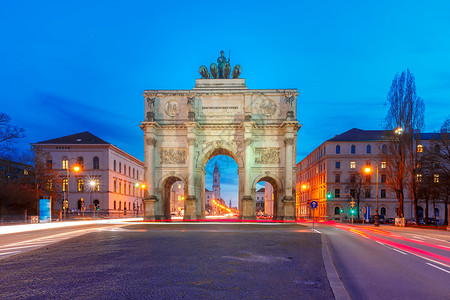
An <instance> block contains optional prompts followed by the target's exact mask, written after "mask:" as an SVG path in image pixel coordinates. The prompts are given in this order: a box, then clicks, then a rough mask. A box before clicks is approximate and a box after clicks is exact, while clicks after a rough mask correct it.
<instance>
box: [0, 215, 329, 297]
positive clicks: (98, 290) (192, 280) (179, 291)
mask: <svg viewBox="0 0 450 300" xmlns="http://www.w3.org/2000/svg"><path fill="white" fill-rule="evenodd" d="M69 231H71V230H69ZM72 231H76V230H75V229H72ZM31 240H33V238H31ZM22 242H24V241H21V242H18V241H16V242H15V243H16V244H17V243H22ZM321 249H322V248H321V236H320V235H319V234H312V233H311V231H310V230H307V228H306V227H305V226H302V225H297V224H239V223H233V224H199V223H193V224H183V223H180V224H138V225H130V226H124V227H118V226H102V228H99V230H96V231H92V232H88V233H85V234H82V235H78V236H75V237H71V238H70V239H64V240H62V241H59V242H56V243H47V244H45V246H41V247H40V248H37V249H34V250H31V251H23V252H21V253H18V254H14V255H11V256H8V257H6V258H3V259H2V260H0V295H1V296H0V297H1V298H2V299H17V298H25V299H26V298H29V299H35V298H37V299H48V298H58V299H69V298H70V299H91V298H98V299H155V298H158V299H265V298H269V299H333V298H334V297H333V293H332V291H331V288H330V285H329V283H328V280H327V275H326V271H325V268H324V265H323V261H322V251H321Z"/></svg>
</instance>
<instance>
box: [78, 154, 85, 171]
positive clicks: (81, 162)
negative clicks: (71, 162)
mask: <svg viewBox="0 0 450 300" xmlns="http://www.w3.org/2000/svg"><path fill="white" fill-rule="evenodd" d="M77 165H78V166H79V167H80V168H82V169H83V166H84V160H83V156H80V157H78V158H77Z"/></svg>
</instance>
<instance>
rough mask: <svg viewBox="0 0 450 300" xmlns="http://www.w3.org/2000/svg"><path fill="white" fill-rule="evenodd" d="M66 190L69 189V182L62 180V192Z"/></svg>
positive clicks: (65, 179)
mask: <svg viewBox="0 0 450 300" xmlns="http://www.w3.org/2000/svg"><path fill="white" fill-rule="evenodd" d="M68 188H69V180H67V178H64V179H63V180H62V190H63V192H67V189H68Z"/></svg>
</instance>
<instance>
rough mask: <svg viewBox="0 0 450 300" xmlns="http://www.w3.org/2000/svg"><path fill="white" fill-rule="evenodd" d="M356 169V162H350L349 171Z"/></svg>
mask: <svg viewBox="0 0 450 300" xmlns="http://www.w3.org/2000/svg"><path fill="white" fill-rule="evenodd" d="M354 168H356V162H355V161H351V162H350V169H354Z"/></svg>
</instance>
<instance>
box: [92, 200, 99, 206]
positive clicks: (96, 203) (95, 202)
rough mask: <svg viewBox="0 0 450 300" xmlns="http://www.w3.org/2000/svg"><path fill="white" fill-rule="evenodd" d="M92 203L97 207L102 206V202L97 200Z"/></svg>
mask: <svg viewBox="0 0 450 300" xmlns="http://www.w3.org/2000/svg"><path fill="white" fill-rule="evenodd" d="M92 203H94V206H95V207H99V206H100V201H98V200H97V199H95V200H94V202H92Z"/></svg>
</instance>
